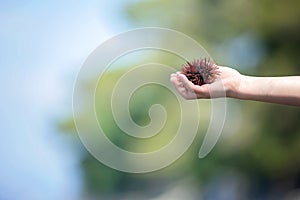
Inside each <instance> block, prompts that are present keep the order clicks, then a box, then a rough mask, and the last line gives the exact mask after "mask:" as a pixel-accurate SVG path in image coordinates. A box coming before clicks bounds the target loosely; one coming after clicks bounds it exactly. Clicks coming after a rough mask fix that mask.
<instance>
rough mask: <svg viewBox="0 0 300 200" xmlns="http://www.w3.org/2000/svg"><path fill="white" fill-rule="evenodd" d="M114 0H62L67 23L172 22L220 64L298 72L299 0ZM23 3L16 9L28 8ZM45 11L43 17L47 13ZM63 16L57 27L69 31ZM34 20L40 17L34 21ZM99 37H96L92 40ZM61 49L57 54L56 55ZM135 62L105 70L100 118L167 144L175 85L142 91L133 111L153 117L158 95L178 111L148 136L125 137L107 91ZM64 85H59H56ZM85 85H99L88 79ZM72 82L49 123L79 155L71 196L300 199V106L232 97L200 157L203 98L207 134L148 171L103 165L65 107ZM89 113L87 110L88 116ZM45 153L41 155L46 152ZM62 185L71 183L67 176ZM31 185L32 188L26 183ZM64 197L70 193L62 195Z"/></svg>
mask: <svg viewBox="0 0 300 200" xmlns="http://www.w3.org/2000/svg"><path fill="white" fill-rule="evenodd" d="M106 3H107V2H100V3H99V2H97V3H95V2H93V3H91V2H88V1H87V2H86V3H84V5H83V4H82V3H78V2H76V3H74V7H75V8H72V5H71V2H67V3H65V4H63V5H60V6H58V7H59V9H58V14H59V16H60V17H62V18H64V17H69V18H68V20H67V21H66V22H65V23H75V22H74V21H76V20H77V21H81V22H83V23H85V22H91V21H93V20H96V21H101V23H95V25H96V26H99V27H98V28H99V29H100V32H101V33H102V34H103V35H104V36H103V38H104V39H108V38H109V37H111V36H113V35H114V34H117V33H119V32H121V31H126V30H128V29H129V28H137V27H147V26H155V27H164V28H171V29H174V30H177V31H180V32H183V33H185V34H187V35H189V36H190V37H192V38H194V39H195V40H196V41H197V42H199V43H200V44H202V45H203V46H204V48H205V49H206V50H207V51H208V52H209V54H210V55H211V56H212V57H213V58H214V60H215V61H216V62H217V63H218V64H220V65H225V66H231V67H232V68H235V69H237V70H238V71H240V72H241V73H242V74H247V75H254V76H283V75H299V74H300V61H299V51H300V12H299V10H300V1H297V0H286V1H277V2H275V1H271V0H261V1H258V0H252V1H246V0H232V1H221V0H209V1H208V0H198V1H197V0H189V1H184V0H172V1H171V0H146V1H123V2H122V3H121V2H113V3H108V4H107V5H106ZM23 4H25V3H23ZM23 4H22V5H23ZM34 4H35V3H32V4H30V5H29V6H27V7H26V9H28V8H33V7H34V6H33V5H34ZM48 4H50V5H52V6H51V8H52V10H56V6H54V5H53V4H51V3H48ZM57 4H58V3H57ZM26 5H27V4H26ZM39 5H40V6H41V5H42V3H39ZM69 6H70V9H71V10H72V9H74V13H73V14H72V15H70V16H66V15H64V11H65V10H67V9H69ZM106 6H107V7H106ZM42 7H47V5H42ZM90 7H93V10H94V11H95V13H96V14H94V15H92V14H89V13H88V12H83V11H82V10H89V9H90ZM21 8H23V7H22V6H21ZM21 8H20V9H16V10H14V12H22V9H21ZM35 9H36V8H35ZM38 9H39V8H38ZM3 13H5V11H3ZM37 13H38V14H37V16H38V15H39V12H37ZM99 13H101V14H99ZM77 14H78V15H77ZM53 15H55V14H54V13H53V12H49V13H48V15H46V16H44V17H45V18H47V17H51V16H53ZM84 15H89V18H87V19H85V18H81V17H80V16H84ZM75 16H77V17H75ZM100 24H101V26H100ZM63 25H64V24H61V27H57V28H58V29H59V30H64V29H65V28H64V27H63ZM35 27H36V26H34V24H33V25H32V29H35ZM45 27H47V25H45ZM54 27H55V26H54ZM100 27H109V28H107V29H108V30H111V31H107V32H106V33H105V34H104V33H103V32H105V31H102V29H101V28H100ZM77 28H78V27H76V26H75V28H74V29H73V30H72V31H74V33H75V34H76V33H77V32H76V31H77V30H78V29H77ZM85 28H86V29H85V31H86V32H85V31H83V32H81V33H80V35H78V36H83V37H86V38H88V37H89V36H90V35H93V34H90V32H89V28H90V29H91V30H92V29H93V28H95V27H94V25H93V23H91V24H90V26H89V25H88V26H87V27H85ZM13 30H14V29H13ZM37 30H39V29H38V28H37ZM61 32H63V31H60V33H61ZM95 32H96V31H95ZM37 34H38V33H37ZM49 37H50V36H49ZM50 38H51V37H50ZM66 38H67V37H66ZM78 38H79V37H78ZM91 38H92V39H90V41H88V43H89V44H90V45H87V46H85V47H84V49H85V50H82V51H81V52H80V51H79V52H77V55H78V56H77V57H80V61H78V60H77V61H76V59H74V63H76V66H77V67H76V68H71V70H67V73H68V74H69V75H66V77H68V78H69V79H70V80H71V81H67V83H65V82H64V84H67V85H68V86H66V88H67V89H68V90H70V91H71V90H72V89H71V87H72V81H73V80H74V79H75V76H76V72H78V71H79V68H80V64H82V62H83V61H84V58H86V56H88V53H89V52H91V51H92V50H93V49H94V48H95V47H97V45H95V43H97V44H100V43H101V41H99V40H97V41H96V42H95V41H94V40H93V38H97V34H95V35H93V37H91ZM4 39H5V37H4ZM46 39H47V38H46ZM104 39H103V40H104ZM82 41H83V42H82V44H83V46H84V41H85V42H87V40H82ZM64 42H68V44H69V46H71V48H81V46H80V43H79V42H78V43H76V41H73V42H74V43H72V42H71V41H68V40H67V39H66V40H62V41H60V43H61V44H63V43H64ZM92 43H94V45H91V44H92ZM56 49H59V47H53V49H52V50H53V51H55V50H56ZM3 52H4V51H3ZM61 54H63V55H64V56H69V57H71V56H70V55H69V54H71V53H70V52H69V54H68V53H67V54H66V52H64V51H62V52H61ZM142 54H143V56H141V57H142V59H140V60H139V62H146V61H153V60H154V61H157V62H162V63H166V64H168V65H170V66H173V67H174V68H175V69H177V70H179V69H180V67H181V64H182V63H180V62H178V60H176V59H175V58H173V57H172V56H170V55H165V54H164V53H162V52H144V53H143V52H142ZM4 55H5V54H4ZM53 57H54V58H56V59H57V57H55V55H54V56H53ZM40 59H43V57H42V58H40ZM78 59H79V58H78ZM78 63H79V64H78ZM5 64H6V63H5V62H4V63H2V65H5ZM54 65H55V63H54ZM68 65H72V64H68ZM131 65H132V63H126V64H122V62H119V63H118V64H117V66H116V67H115V68H112V70H110V71H109V72H107V74H106V75H105V76H104V79H103V83H102V84H103V85H106V86H107V87H106V89H105V90H103V91H99V93H97V95H99V97H98V96H97V98H99V99H101V100H102V101H100V100H99V105H98V104H97V106H96V108H97V114H98V117H99V119H100V121H101V119H102V120H103V121H104V122H103V124H104V126H105V129H106V130H107V132H109V135H108V136H109V138H110V139H111V140H112V141H113V142H114V143H116V144H118V145H119V146H121V147H123V148H125V149H129V150H136V151H151V150H153V149H157V148H159V147H161V146H163V145H164V144H165V143H166V142H167V141H169V139H170V138H172V134H173V132H174V127H173V126H174V125H175V126H176V124H178V118H176V116H177V115H178V113H179V110H178V105H177V103H178V102H176V100H175V99H174V96H172V94H170V93H169V92H168V91H167V90H165V89H163V88H161V87H155V86H147V87H144V88H142V89H141V90H139V91H137V92H136V93H135V94H134V96H133V98H132V100H131V102H130V112H131V115H132V118H133V120H134V121H135V122H136V123H138V124H140V125H145V124H147V123H148V122H149V116H148V115H147V112H148V109H149V107H150V106H151V105H153V104H156V103H159V104H162V105H164V106H165V108H166V110H167V111H168V115H169V116H174V117H171V118H168V121H167V124H166V127H165V128H164V129H163V130H162V132H161V133H160V134H159V135H158V136H155V137H154V138H152V139H151V141H149V143H147V142H145V141H138V140H133V139H132V138H129V137H128V136H125V135H124V133H123V132H122V131H121V130H120V129H118V127H117V126H116V124H115V123H114V121H113V118H112V116H111V109H110V107H109V104H108V103H109V99H107V101H104V100H105V99H106V98H108V97H109V95H110V93H111V91H112V87H113V86H114V84H115V82H116V80H117V79H118V77H120V75H122V74H123V73H124V72H125V71H126V70H128V66H131ZM63 73H66V71H63ZM155 76H159V74H157V75H155ZM45 84H47V83H45ZM59 87H60V85H59V84H58V85H57V88H59ZM55 89H56V87H55ZM55 89H54V90H55ZM85 89H87V90H91V89H92V88H89V86H88V85H87V86H86V88H85ZM70 91H69V93H68V95H67V96H63V97H64V98H65V99H67V100H65V101H64V103H62V106H61V107H59V108H61V110H63V111H61V110H59V109H58V110H57V111H56V113H55V116H58V117H56V118H55V120H54V121H55V122H54V123H51V125H52V128H53V126H54V127H57V129H58V130H56V133H61V135H62V136H61V137H63V138H64V139H63V141H64V144H66V143H68V144H69V143H71V144H70V146H71V147H70V148H69V149H68V151H70V152H69V154H71V155H73V157H74V159H75V160H77V164H76V166H77V167H78V168H77V170H75V172H74V173H75V176H76V177H79V178H77V179H76V181H77V182H79V183H78V184H77V185H76V186H75V187H73V186H72V188H73V190H74V188H75V190H77V191H79V192H73V193H75V195H71V197H69V198H71V199H156V200H164V199H209V200H210V199H211V200H227V199H228V200H234V199H272V200H273V199H275V200H276V199H288V200H290V199H300V156H299V150H300V123H299V121H300V108H298V107H290V106H282V105H275V104H268V103H259V102H251V101H249V102H246V101H243V102H242V101H238V100H233V99H228V113H227V115H228V117H227V119H226V124H225V127H224V130H223V133H222V135H221V138H220V139H219V141H218V143H217V145H216V146H215V148H214V149H213V151H212V152H211V153H210V154H209V155H208V156H207V157H205V158H204V159H199V158H198V157H197V155H198V151H199V148H200V146H201V143H202V140H203V137H204V133H205V131H206V128H207V126H208V123H209V119H210V118H209V117H210V103H209V101H208V100H200V101H199V104H200V106H201V108H203V107H207V108H206V109H202V113H203V118H202V119H201V122H200V124H201V125H200V127H199V133H198V135H197V138H196V139H195V141H194V142H193V144H192V146H191V147H190V148H189V149H188V151H187V152H186V153H185V154H184V155H183V156H182V157H181V158H180V159H179V160H177V161H176V162H175V163H173V164H172V165H171V166H169V167H167V168H164V169H162V170H159V171H156V172H152V173H147V174H128V173H123V172H119V171H116V170H113V169H111V168H109V167H107V166H105V165H103V164H101V163H100V162H99V161H97V160H96V159H94V158H93V157H92V156H91V155H90V154H89V153H88V152H87V151H86V149H85V148H84V147H83V145H82V144H81V143H80V140H79V138H78V136H77V133H76V130H75V126H74V122H73V118H72V113H71V109H65V107H66V106H67V107H68V106H69V107H70V104H71V101H70V96H71V92H70ZM299 92H300V91H299ZM158 94H159V95H158ZM49 103H53V102H51V101H50V102H49ZM54 107H55V106H54ZM47 120H49V119H47ZM84 120H87V121H88V120H89V119H88V117H86V118H84ZM91 131H95V130H91ZM187 131H188V130H187ZM59 137H60V136H59ZM61 151H65V149H61ZM2 155H4V154H2ZM8 160H9V159H8ZM40 162H43V159H41V160H40ZM29 167H30V166H29ZM20 173H26V172H24V171H21V172H20ZM53 173H55V171H54V172H53ZM41 176H42V175H41ZM66 178H68V177H66ZM54 184H55V181H54ZM1 185H5V183H4V182H3V183H2V184H1ZM1 185H0V188H1ZM37 185H38V184H37ZM59 186H60V187H64V184H59ZM3 188H10V189H9V190H6V191H8V192H10V191H11V192H16V191H14V189H11V188H13V187H3ZM45 190H47V186H45ZM73 190H72V191H73ZM55 191H56V190H55ZM33 193H34V192H33ZM71 193H72V192H71ZM73 193H72V194H73ZM3 194H4V193H3ZM24 194H25V195H26V192H25V193H24ZM58 194H61V193H59V192H58ZM2 196H3V197H6V195H2ZM33 196H34V195H33ZM0 197H1V193H0ZM7 197H8V198H7V199H18V198H10V197H12V196H11V195H7ZM58 197H59V198H63V195H62V196H61V195H58ZM3 199H4V198H3ZM19 199H20V198H19ZM32 199H35V198H32ZM41 199H43V198H41ZM46 199H47V198H46Z"/></svg>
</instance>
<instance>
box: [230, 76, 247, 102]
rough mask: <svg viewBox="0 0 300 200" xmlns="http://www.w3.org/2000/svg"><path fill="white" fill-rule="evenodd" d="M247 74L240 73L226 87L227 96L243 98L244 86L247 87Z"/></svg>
mask: <svg viewBox="0 0 300 200" xmlns="http://www.w3.org/2000/svg"><path fill="white" fill-rule="evenodd" d="M246 82H247V76H245V75H242V74H239V76H238V77H235V78H234V80H233V81H231V82H230V84H229V85H228V87H227V88H226V96H227V97H230V98H235V99H242V94H243V92H242V90H243V89H242V88H243V87H245V84H246Z"/></svg>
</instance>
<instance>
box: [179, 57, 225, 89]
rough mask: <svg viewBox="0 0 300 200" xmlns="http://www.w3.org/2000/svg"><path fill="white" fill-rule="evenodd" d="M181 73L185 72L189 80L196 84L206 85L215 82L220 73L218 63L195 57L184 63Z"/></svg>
mask: <svg viewBox="0 0 300 200" xmlns="http://www.w3.org/2000/svg"><path fill="white" fill-rule="evenodd" d="M181 73H182V74H184V75H185V76H186V77H187V78H188V79H189V81H191V82H192V83H194V84H195V85H200V86H201V85H204V84H209V83H212V82H214V81H215V80H216V79H217V77H218V76H219V75H220V71H219V67H218V65H217V64H216V63H215V62H213V61H212V60H210V59H209V58H208V59H206V58H204V59H194V60H193V61H192V62H187V63H186V64H184V65H183V68H182V70H181Z"/></svg>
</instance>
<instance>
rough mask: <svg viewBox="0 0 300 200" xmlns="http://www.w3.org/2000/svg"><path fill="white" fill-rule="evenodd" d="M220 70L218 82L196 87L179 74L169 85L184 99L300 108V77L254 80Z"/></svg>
mask: <svg viewBox="0 0 300 200" xmlns="http://www.w3.org/2000/svg"><path fill="white" fill-rule="evenodd" d="M219 70H220V72H221V75H220V77H219V79H218V80H216V81H215V82H213V83H211V84H205V85H202V86H199V85H194V84H193V83H192V82H190V81H189V80H188V79H187V78H186V76H185V75H183V74H181V73H180V72H177V73H173V74H171V76H170V81H171V82H172V83H173V85H174V86H175V88H176V90H177V91H178V93H179V94H180V95H181V96H183V97H184V98H185V99H209V98H220V97H230V98H236V99H241V100H254V101H261V102H268V103H277V104H283V105H291V106H300V76H282V77H255V76H246V75H242V74H240V73H239V72H238V71H237V70H235V69H232V68H229V67H223V66H219Z"/></svg>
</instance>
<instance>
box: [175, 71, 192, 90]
mask: <svg viewBox="0 0 300 200" xmlns="http://www.w3.org/2000/svg"><path fill="white" fill-rule="evenodd" d="M178 80H179V81H180V82H181V83H182V84H183V86H184V87H185V88H187V89H190V90H193V87H194V84H193V83H192V82H191V81H189V80H188V79H187V77H186V76H185V75H183V74H179V75H178Z"/></svg>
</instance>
